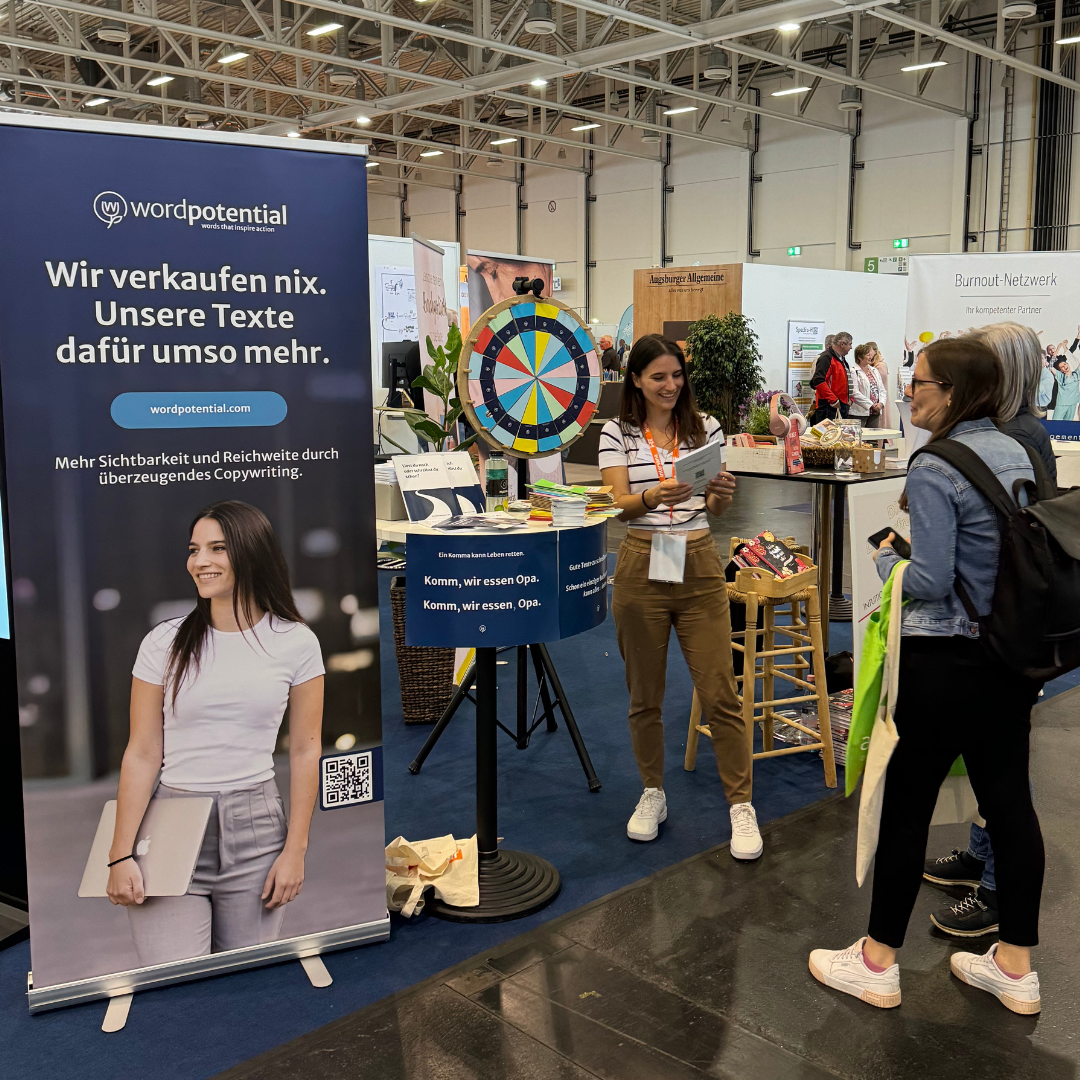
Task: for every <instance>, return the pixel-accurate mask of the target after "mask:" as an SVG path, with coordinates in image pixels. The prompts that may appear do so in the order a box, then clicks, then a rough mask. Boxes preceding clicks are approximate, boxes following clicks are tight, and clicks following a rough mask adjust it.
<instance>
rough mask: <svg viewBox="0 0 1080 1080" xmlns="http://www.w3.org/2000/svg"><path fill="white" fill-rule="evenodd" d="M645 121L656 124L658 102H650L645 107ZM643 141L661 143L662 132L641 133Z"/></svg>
mask: <svg viewBox="0 0 1080 1080" xmlns="http://www.w3.org/2000/svg"><path fill="white" fill-rule="evenodd" d="M645 119H646V121H647V122H648V123H650V124H655V123H656V102H655V101H650V102H648V104H647V105H646V106H645ZM641 141H642V142H659V141H660V132H659V131H643V132H642V133H641Z"/></svg>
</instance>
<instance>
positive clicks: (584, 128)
mask: <svg viewBox="0 0 1080 1080" xmlns="http://www.w3.org/2000/svg"><path fill="white" fill-rule="evenodd" d="M599 126H600V125H599V124H578V125H577V127H572V128H571V129H570V130H571V131H592V129H593V128H598V127H599Z"/></svg>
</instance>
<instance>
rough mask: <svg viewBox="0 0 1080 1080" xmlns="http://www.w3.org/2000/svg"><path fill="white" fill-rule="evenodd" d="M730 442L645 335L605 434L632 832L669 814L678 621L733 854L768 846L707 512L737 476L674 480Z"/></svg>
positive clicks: (726, 502) (603, 466) (677, 360)
mask: <svg viewBox="0 0 1080 1080" xmlns="http://www.w3.org/2000/svg"><path fill="white" fill-rule="evenodd" d="M712 442H716V443H720V444H721V445H722V444H723V442H724V433H723V432H722V431H721V430H720V425H719V424H718V423H717V422H716V420H715V419H714V418H713V417H711V416H704V415H702V414H701V413H700V412H699V411H698V408H697V405H696V403H695V402H694V395H693V393H692V391H691V389H690V385H689V383H688V381H687V377H686V360H685V358H684V356H683V353H682V350H681V349H680V348H679V346H678V345H676V344H675V342H673V341H668V340H667V339H665V338H663V337H661V336H660V335H658V334H650V335H647V336H645V337H642V338H639V339H638V340H637V341H636V342H635V343H634V347H633V349H632V350H631V351H630V358H629V361H628V363H627V368H626V376H625V379H624V381H623V392H622V404H621V408H620V413H619V418H618V419H617V420H610V421H608V423H607V424H605V425H604V429H603V431H602V433H601V435H600V451H599V459H600V470H601V473H602V475H603V478H604V483H605V484H610V485H611V487H612V495H613V496H614V498H615V502H616V505H618V506H619V508H620V509H621V510H622V515H621V518H622V520H624V521H628V522H630V523H631V524H630V527H629V529H628V530H627V536H626V539H625V540H624V541H623V544H622V547H621V548H620V549H619V558H618V563H617V565H616V568H615V587H614V593H613V596H612V611H613V613H614V615H615V627H616V631H617V633H618V639H619V651H620V652H621V654H622V657H623V661H624V662H625V664H626V685H627V688H628V689H629V691H630V738H631V742H632V743H633V747H634V756H635V757H636V758H637V764H638V770H639V771H640V773H641V778H642V781H643V782H644V785H645V791H644V794H643V795H642V796H641V799H640V800H639V802H638V805H637V809H636V810H635V811H634V814H633V817H631V818H630V822H629V824H628V825H627V829H626V831H627V835H628V836H629V837H630V838H631V839H632V840H653V839H655V838H656V835H657V832H658V826H659V824H660V822H662V821H665V820H667V797H666V796H665V794H664V786H663V783H664V723H663V719H662V716H661V706H662V704H663V700H664V682H665V677H666V674H667V647H668V639H669V637H670V636H671V628H672V626H674V627H675V634H676V636H677V637H678V639H679V647H680V648H681V649H682V653H683V657H684V658H685V660H686V665H687V667H688V668H689V669H690V675H691V677H692V678H693V680H694V687H695V688H696V690H697V692H698V698H699V700H700V701H701V706H702V711H703V714H704V718H705V721H706V723H707V724H708V725H709V728H710V730H711V731H712V739H713V748H714V750H715V752H716V762H717V766H718V768H719V770H720V779H721V781H722V782H723V785H724V792H725V794H726V795H727V799H728V802H729V804H730V812H731V832H732V836H731V854H732V855H733V856H735V858H737V859H756V858H757V857H758V856H759V855H760V854H761V850H762V845H761V834H760V832H759V831H758V826H757V817H756V815H755V813H754V808H753V806H751V804H750V789H751V781H752V777H753V772H752V760H751V757H750V745H749V740H748V737H747V732H746V727H745V725H744V724H743V719H742V711H741V709H740V707H739V700H738V696H737V693H736V689H735V675H734V671H733V668H732V656H731V620H730V618H729V614H728V599H727V586H726V584H725V581H724V570H723V567H722V566H721V564H720V558H719V555H718V554H717V551H716V545H715V543H714V542H713V539H712V536H711V534H710V532H709V523H708V516H707V515H708V514H722V513H723V512H724V511H725V510H726V509H727V508H728V506H730V505H731V498H732V496H733V495H734V493H735V477H734V476H732V475H731V474H730V473H727V472H724V471H723V470H721V471H720V472H719V473H718V474H717V475H716V476H714V477H713V478H712V479H711V480H710V481H709V483H708V486H707V487H706V489H705V494H704V495H694V494H693V488H692V487H691V486H690V485H689V484H683V483H680V482H679V481H678V480H676V479H675V462H676V461H677V460H678V457H679V454H680V453H686V452H689V451H691V450H694V449H697V448H698V447H701V446H704V445H705V444H706V443H712Z"/></svg>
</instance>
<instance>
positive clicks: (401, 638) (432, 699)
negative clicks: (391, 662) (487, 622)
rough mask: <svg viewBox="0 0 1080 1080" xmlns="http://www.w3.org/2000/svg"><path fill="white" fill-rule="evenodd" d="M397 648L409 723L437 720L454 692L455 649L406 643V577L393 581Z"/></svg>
mask: <svg viewBox="0 0 1080 1080" xmlns="http://www.w3.org/2000/svg"><path fill="white" fill-rule="evenodd" d="M390 610H391V612H392V613H393V617H394V652H395V653H396V654H397V665H398V679H399V680H400V682H401V711H402V713H403V715H404V717H405V723H406V724H433V723H434V722H435V721H436V720H438V719H439V717H440V716H442V713H443V710H444V709H445V708H446V706H447V704H448V703H449V701H450V698H451V696H452V695H453V693H454V681H453V680H454V650H453V649H437V648H433V647H432V646H429V645H406V644H405V578H403V577H396V578H394V579H393V580H392V581H391V582H390Z"/></svg>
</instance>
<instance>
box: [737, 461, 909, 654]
mask: <svg viewBox="0 0 1080 1080" xmlns="http://www.w3.org/2000/svg"><path fill="white" fill-rule="evenodd" d="M730 471H731V472H732V473H733V474H734V475H735V476H753V477H758V478H760V479H762V480H784V481H786V482H788V483H791V484H810V485H812V489H811V501H812V506H813V513H812V528H811V534H810V555H811V558H812V559H813V560H814V562H815V563H816V564H817V568H818V597H819V599H820V602H821V636H822V639H823V644H824V646H825V653H826V655H828V652H829V609H830V604H836V602H837V601H838V600H840V601H843V602H844V603H850V601H848V600H847V599H846V598H845V597H844V500H845V498H846V495H847V489H848V488H849V487H851V486H852V485H853V484H872V483H874V482H875V481H876V480H895V479H896V478H897V477H899V476H906V475H907V470H906V469H886V470H885V471H884V472H877V473H838V472H833V470H832V469H807V470H805V471H804V472H801V473H793V474H790V475H788V474H786V473H771V472H757V471H752V470H743V469H731V470H730Z"/></svg>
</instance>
